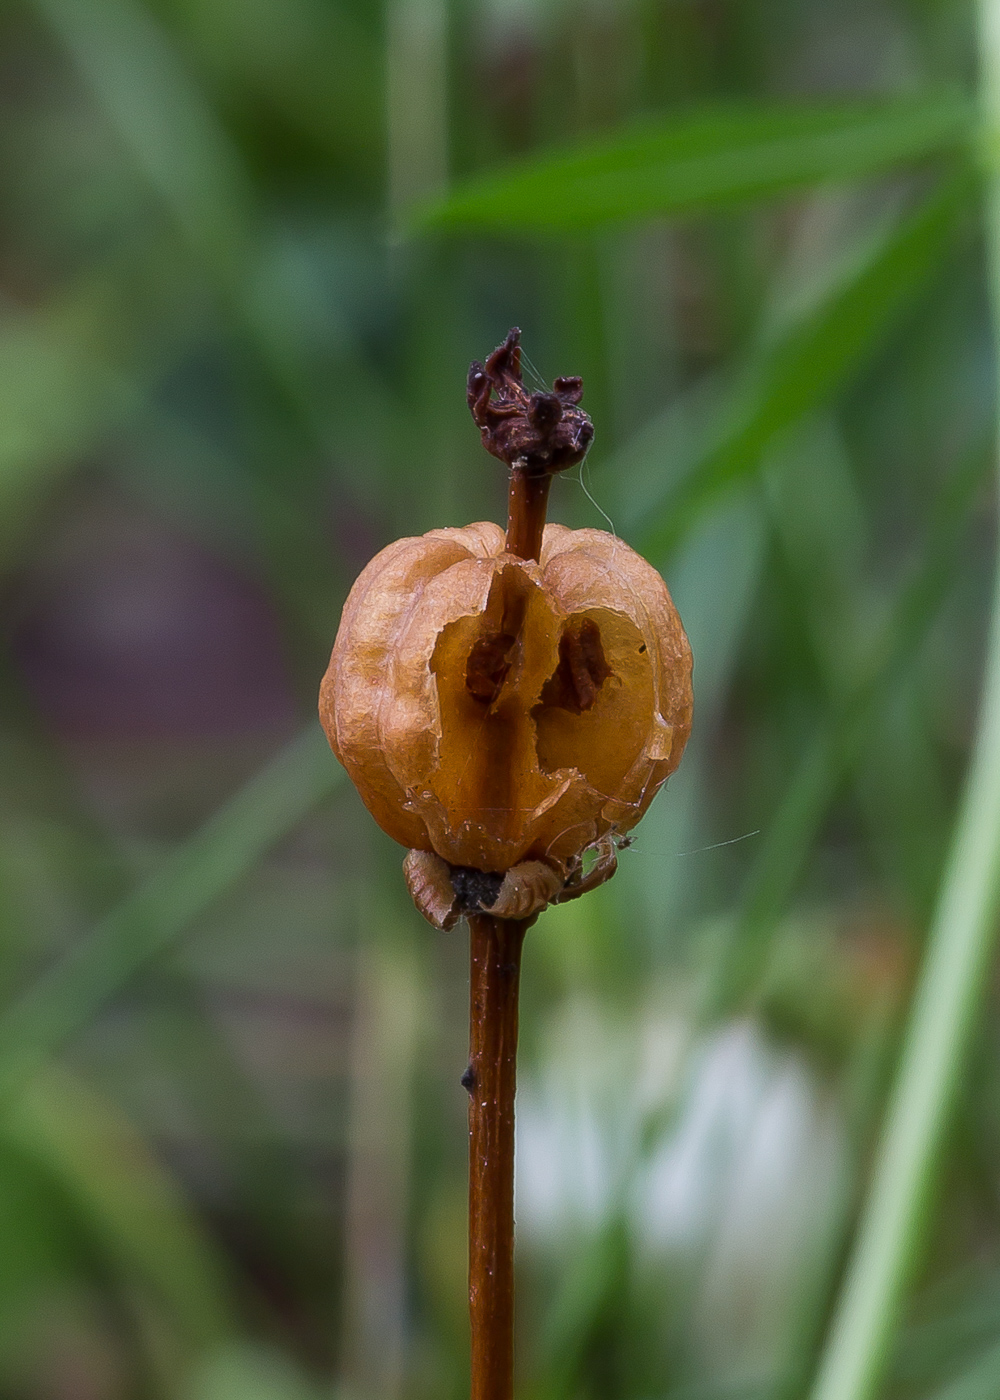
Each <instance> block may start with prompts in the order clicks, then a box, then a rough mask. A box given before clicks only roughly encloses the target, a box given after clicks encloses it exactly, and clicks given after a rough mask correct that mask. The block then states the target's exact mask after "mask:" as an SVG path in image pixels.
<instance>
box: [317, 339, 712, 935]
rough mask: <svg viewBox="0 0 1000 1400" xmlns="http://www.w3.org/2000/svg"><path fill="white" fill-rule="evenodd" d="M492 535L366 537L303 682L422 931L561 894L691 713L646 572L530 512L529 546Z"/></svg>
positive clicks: (667, 614) (671, 747)
mask: <svg viewBox="0 0 1000 1400" xmlns="http://www.w3.org/2000/svg"><path fill="white" fill-rule="evenodd" d="M505 344H507V345H509V342H507V343H505ZM504 348H505V347H501V350H503V349H504ZM496 353H497V355H499V354H500V351H498V352H496ZM489 367H490V364H489V362H488V363H487V370H489ZM477 369H478V370H479V371H480V373H482V374H486V372H487V371H485V370H483V369H482V367H479V366H473V372H475V371H476V370H477ZM516 382H517V384H518V385H519V383H520V376H519V374H518V375H517V381H516ZM577 382H578V381H565V380H564V381H557V388H558V387H559V386H560V385H565V384H573V385H575V384H576V383H577ZM471 383H472V376H470V385H471ZM522 392H523V391H522ZM534 397H535V398H540V397H542V396H538V395H536V396H534ZM546 397H547V398H548V399H552V398H554V397H555V395H551V396H546ZM576 398H577V399H578V398H579V394H578V393H576ZM486 402H487V403H488V404H489V403H490V401H489V389H488V388H487V390H486ZM495 406H496V400H495V399H494V400H493V402H492V404H490V408H491V409H494V410H495ZM577 412H579V411H577ZM580 417H581V418H583V417H585V415H582V414H580ZM586 421H587V423H588V424H589V420H586ZM503 427H504V430H505V431H507V432H508V433H509V432H510V415H508V416H507V417H506V418H505V419H504V420H503ZM484 436H485V433H484ZM589 440H590V439H589V435H588V436H587V443H588V444H589ZM520 447H521V444H519V450H520ZM566 455H568V454H566ZM581 455H582V454H581ZM518 460H522V459H518ZM577 460H579V458H578V457H577ZM566 464H567V463H566V462H560V463H559V465H560V466H562V465H566ZM514 468H515V471H516V470H517V469H518V468H517V463H516V461H515V463H514ZM542 508H543V510H544V501H543V507H542ZM509 545H510V532H508V537H507V539H506V540H505V536H504V532H503V531H502V530H501V529H500V528H499V527H498V526H496V525H493V524H490V523H480V524H475V525H469V526H466V527H465V528H464V529H442V530H432V531H430V532H429V533H428V534H426V535H422V536H420V537H415V538H409V539H402V540H398V541H397V542H396V543H395V544H392V545H389V546H388V548H386V549H384V550H382V551H381V553H379V554H378V555H376V557H375V558H374V559H373V560H372V561H371V563H370V564H369V565H368V566H367V568H366V569H365V570H364V571H363V572H362V574H361V576H360V577H359V579H358V580H357V582H356V583H355V585H354V587H353V588H352V589H351V592H350V596H349V597H348V599H347V603H346V605H345V607H344V612H343V617H342V619H341V623H340V629H339V631H338V633H337V639H336V643H335V645H334V648H333V655H332V657H331V659H330V665H329V669H328V670H327V673H326V676H325V677H324V680H323V684H322V689H321V694H320V717H321V719H322V722H323V725H324V728H325V729H326V732H327V735H328V737H329V740H330V744H331V746H332V748H333V751H334V753H335V754H336V755H337V757H338V758H339V759H340V761H341V763H343V765H344V767H345V768H346V769H347V771H348V773H349V774H350V776H351V778H352V780H353V782H354V784H355V786H356V787H357V789H358V792H359V793H360V795H361V798H362V800H363V801H364V803H365V805H366V806H367V807H368V810H369V811H370V812H371V814H372V816H373V817H374V818H375V820H376V821H377V822H378V824H379V825H380V826H381V827H382V829H383V830H384V831H386V832H387V833H388V834H389V835H390V836H392V837H393V838H394V839H395V840H396V841H399V842H400V843H401V844H402V845H404V846H407V847H409V848H410V850H411V853H412V852H419V853H425V858H422V859H421V858H418V857H415V856H413V855H411V857H410V858H408V862H407V877H408V881H409V883H410V888H411V892H412V893H413V894H414V897H415V899H416V900H417V903H418V907H420V908H421V910H422V912H424V913H425V915H426V916H427V917H428V918H430V919H431V921H432V922H433V923H435V924H437V925H438V926H439V927H447V926H449V924H450V923H453V922H454V921H455V920H456V919H457V918H458V917H459V916H460V915H461V913H463V912H467V911H469V910H470V909H485V910H487V911H488V912H491V913H494V914H495V915H496V916H497V917H509V918H525V917H529V916H531V915H532V914H534V913H537V911H538V909H539V908H542V907H544V905H545V904H546V903H548V902H550V901H552V900H554V899H558V898H560V897H565V895H568V894H572V893H573V889H574V885H575V884H578V883H579V882H580V880H581V878H582V874H581V872H582V862H581V855H582V853H583V852H584V851H585V850H587V849H588V848H589V847H593V846H594V845H595V844H596V843H597V842H599V841H600V840H601V839H602V838H606V837H608V836H609V835H611V836H617V835H620V834H623V833H624V832H626V831H628V830H629V829H630V828H631V827H633V826H634V825H635V824H636V822H637V821H638V820H639V819H640V817H641V816H642V815H643V813H644V812H645V811H646V809H647V808H648V806H649V804H650V802H651V801H652V799H653V797H654V796H655V794H656V792H657V790H658V789H659V788H660V786H661V785H662V784H663V782H664V781H665V780H666V778H667V777H668V776H669V774H670V773H672V772H673V771H674V769H675V768H676V767H677V764H678V763H679V761H680V757H681V753H682V752H683V749H684V745H685V743H686V741H687V737H688V733H689V731H690V727H691V704H692V701H691V652H690V648H689V646H688V642H687V638H686V637H685V635H684V630H683V628H682V626H681V622H680V618H679V617H678V615H677V612H676V610H675V608H674V606H673V604H672V602H671V599H670V595H669V593H668V592H667V588H666V585H665V584H664V582H663V580H662V579H661V578H660V576H659V574H658V573H657V572H656V570H655V569H654V568H652V566H651V565H650V564H648V563H646V561H645V560H644V559H642V558H641V557H640V556H639V555H638V554H636V553H635V551H634V550H632V549H630V548H629V547H628V545H626V544H624V543H623V541H621V540H620V539H618V538H617V537H616V536H614V535H610V534H607V533H605V532H604V531H601V530H568V529H566V528H564V527H563V526H560V525H548V526H546V527H545V529H544V534H543V535H542V536H541V548H540V550H539V551H538V557H537V558H522V557H519V556H518V555H517V554H514V553H511V552H510V548H509ZM435 857H436V858H437V860H435V859H433V858H435ZM438 862H440V863H438ZM611 868H612V869H613V866H612V867H611ZM457 871H465V872H466V875H465V876H464V877H458V876H457V875H456V872H457ZM476 872H478V873H479V874H480V875H481V876H482V877H483V878H482V879H479V880H478V881H477V880H475V879H474V880H472V891H471V893H470V892H469V889H468V888H465V887H463V884H462V880H463V879H464V880H465V885H466V886H468V885H469V876H471V875H474V874H475V873H476ZM449 885H450V887H451V895H452V898H451V899H450V900H449ZM508 911H509V912H508Z"/></svg>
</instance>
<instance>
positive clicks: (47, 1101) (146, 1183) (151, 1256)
mask: <svg viewBox="0 0 1000 1400" xmlns="http://www.w3.org/2000/svg"><path fill="white" fill-rule="evenodd" d="M2 1132H3V1133H4V1135H5V1136H7V1137H9V1138H10V1139H12V1140H13V1141H14V1142H15V1143H16V1144H17V1145H18V1146H19V1147H20V1148H21V1149H22V1150H23V1151H24V1152H25V1153H27V1154H28V1155H29V1157H30V1158H31V1159H32V1160H33V1161H35V1162H37V1163H38V1165H39V1166H40V1167H41V1168H42V1169H43V1170H44V1171H45V1172H46V1174H47V1175H48V1176H50V1177H51V1178H52V1179H53V1180H55V1181H56V1182H57V1183H58V1185H59V1187H60V1188H61V1190H62V1191H63V1192H64V1193H65V1195H66V1196H67V1198H68V1199H69V1201H70V1202H71V1203H72V1206H73V1208H74V1209H75V1210H76V1212H77V1213H78V1216H79V1221H80V1224H82V1226H83V1227H84V1229H85V1231H86V1233H87V1234H88V1235H89V1236H90V1237H91V1239H93V1240H94V1241H96V1244H97V1247H98V1249H99V1250H100V1252H101V1253H102V1254H103V1255H104V1256H105V1257H106V1258H107V1261H108V1263H109V1264H110V1265H111V1266H112V1268H113V1270H114V1272H115V1273H116V1274H117V1275H118V1276H119V1278H120V1281H121V1289H122V1293H123V1294H125V1295H127V1294H130V1293H132V1292H133V1291H134V1289H135V1285H136V1284H137V1283H139V1284H141V1285H142V1286H143V1288H144V1289H145V1290H148V1293H149V1295H150V1297H151V1298H152V1300H153V1301H154V1302H155V1304H156V1306H157V1308H158V1309H162V1310H163V1314H164V1320H165V1321H166V1322H167V1324H168V1326H169V1328H170V1331H172V1332H173V1333H174V1334H175V1336H176V1338H177V1339H178V1340H180V1341H181V1342H182V1343H183V1345H184V1348H185V1350H188V1351H192V1350H193V1351H195V1352H198V1351H201V1350H202V1349H204V1348H208V1347H214V1346H219V1345H221V1344H222V1343H223V1342H225V1341H226V1340H227V1339H228V1338H229V1337H231V1336H232V1335H233V1332H234V1329H235V1319H234V1317H233V1314H232V1310H231V1304H230V1300H229V1299H228V1297H227V1289H226V1287H225V1285H224V1282H223V1279H222V1277H221V1273H220V1268H219V1262H218V1259H217V1257H216V1255H215V1253H214V1251H213V1249H212V1248H211V1246H210V1244H209V1243H208V1241H207V1239H206V1238H205V1237H204V1236H203V1235H202V1233H201V1231H200V1230H199V1228H198V1226H197V1224H196V1223H195V1220H194V1218H193V1215H192V1213H191V1212H190V1211H189V1210H188V1208H187V1206H186V1205H185V1202H184V1199H183V1196H182V1194H181V1192H180V1191H179V1189H178V1188H177V1186H176V1185H175V1183H174V1182H173V1180H172V1179H171V1177H170V1176H169V1175H168V1173H167V1172H166V1171H165V1169H164V1168H163V1167H162V1166H161V1165H160V1163H159V1162H157V1161H156V1159H155V1157H154V1156H153V1154H152V1153H151V1152H150V1150H149V1148H148V1147H147V1145H146V1144H145V1142H144V1141H143V1139H142V1137H141V1136H140V1135H139V1134H138V1133H137V1132H136V1130H135V1128H134V1127H133V1126H132V1125H131V1124H130V1123H129V1122H128V1121H127V1120H126V1119H125V1118H124V1117H122V1115H121V1114H119V1113H118V1112H117V1111H116V1110H115V1109H114V1107H113V1106H112V1105H111V1104H110V1103H109V1102H108V1101H107V1100H106V1099H104V1098H102V1097H101V1096H100V1095H98V1094H97V1093H95V1092H94V1090H93V1089H91V1088H89V1087H88V1086H87V1085H85V1084H83V1083H82V1082H81V1081H80V1080H79V1079H77V1078H76V1077H75V1076H73V1075H70V1074H69V1073H67V1072H66V1071H65V1070H64V1069H62V1068H60V1069H58V1070H56V1069H54V1068H51V1067H50V1068H47V1069H46V1071H45V1072H44V1073H43V1074H40V1075H37V1076H36V1077H35V1078H34V1079H33V1081H32V1083H31V1085H30V1087H29V1089H28V1091H27V1092H26V1093H25V1094H23V1095H22V1096H21V1097H20V1099H19V1100H18V1103H17V1106H16V1109H15V1111H14V1112H13V1113H12V1114H10V1115H7V1116H5V1118H4V1122H3V1127H2Z"/></svg>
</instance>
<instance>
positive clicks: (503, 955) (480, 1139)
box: [462, 327, 594, 1400]
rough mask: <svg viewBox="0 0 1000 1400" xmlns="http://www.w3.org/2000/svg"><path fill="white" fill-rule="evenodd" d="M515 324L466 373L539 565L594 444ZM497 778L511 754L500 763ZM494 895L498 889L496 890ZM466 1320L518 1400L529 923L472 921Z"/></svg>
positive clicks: (573, 387)
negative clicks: (534, 369) (549, 531)
mask: <svg viewBox="0 0 1000 1400" xmlns="http://www.w3.org/2000/svg"><path fill="white" fill-rule="evenodd" d="M520 341H521V332H520V331H519V330H518V329H517V328H516V327H515V328H514V329H513V330H512V331H511V332H510V334H509V335H508V336H507V339H506V340H505V341H504V342H503V344H502V345H499V346H498V347H497V349H496V350H494V351H493V354H492V355H490V356H489V358H488V359H487V361H486V363H485V365H481V364H479V363H478V362H474V363H473V364H472V366H471V368H470V370H469V381H468V400H469V408H470V409H471V411H472V416H473V418H474V419H475V421H476V424H477V425H478V427H479V430H480V434H481V436H482V440H483V445H484V447H486V449H487V451H489V452H491V453H492V454H493V456H494V457H499V458H500V460H501V461H502V462H506V464H507V466H508V467H509V468H510V492H509V495H508V498H507V539H506V549H507V552H508V553H509V554H515V555H517V556H518V557H519V558H521V559H535V560H538V558H539V556H540V553H541V548H542V533H543V531H544V529H545V511H546V506H547V504H548V498H549V486H550V483H551V480H552V473H553V472H557V471H563V470H564V469H565V468H566V467H570V466H573V465H574V464H575V463H576V462H579V461H582V459H583V457H584V455H585V454H586V451H587V448H588V447H589V446H590V443H591V440H592V439H593V436H594V429H593V426H592V424H591V422H590V419H589V418H588V417H587V415H586V414H585V413H584V412H583V410H582V409H581V408H579V407H578V404H579V402H580V397H581V395H582V393H583V386H582V384H581V382H580V380H579V379H576V378H563V379H557V380H556V381H555V382H554V384H553V386H552V391H551V393H549V392H540V393H533V394H529V393H528V391H527V390H526V389H525V387H524V384H523V382H522V380H521V344H520ZM494 762H495V764H496V768H497V771H498V773H501V774H502V773H505V772H506V755H505V754H504V753H502V752H498V753H497V754H495V755H494ZM494 893H495V892H494ZM468 917H469V932H470V966H471V972H470V1000H469V1068H468V1069H467V1070H466V1073H465V1076H464V1077H463V1080H462V1082H463V1084H464V1085H465V1087H466V1088H467V1089H468V1091H469V1318H470V1322H471V1329H472V1400H513V1395H514V1088H515V1081H516V1072H517V995H518V984H519V981H520V975H521V948H522V945H523V943H524V935H525V932H526V930H527V929H528V927H529V925H530V924H531V923H533V922H534V919H528V920H526V921H523V922H521V921H516V920H513V919H510V920H508V919H498V918H495V917H493V916H491V915H489V914H483V913H476V912H472V913H470V914H469V916H468Z"/></svg>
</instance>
